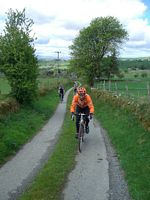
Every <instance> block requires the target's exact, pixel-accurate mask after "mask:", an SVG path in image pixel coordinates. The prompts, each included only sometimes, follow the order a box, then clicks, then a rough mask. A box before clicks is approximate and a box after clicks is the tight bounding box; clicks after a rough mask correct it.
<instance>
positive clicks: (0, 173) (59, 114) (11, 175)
mask: <svg viewBox="0 0 150 200" xmlns="http://www.w3.org/2000/svg"><path fill="white" fill-rule="evenodd" d="M69 92H70V90H69V91H67V92H66V94H65V97H64V102H63V103H62V104H61V103H60V104H59V105H58V107H57V110H56V112H55V114H54V115H53V117H52V118H51V119H50V120H49V121H48V123H47V124H46V125H45V126H44V127H43V128H42V130H41V131H40V132H39V133H38V134H37V135H36V136H35V137H34V138H33V139H32V141H30V142H29V143H27V144H26V145H24V146H23V148H22V149H21V150H20V151H19V152H18V153H17V155H16V156H15V157H13V159H11V160H10V161H8V162H7V163H6V164H5V165H4V166H3V167H1V168H0V200H15V199H16V198H17V197H18V195H19V194H21V193H22V192H23V190H24V189H25V188H26V186H27V185H28V184H29V183H30V182H31V181H32V179H33V177H34V176H35V174H36V173H37V172H38V171H39V170H40V169H41V167H42V166H43V165H44V163H45V162H46V160H47V159H48V157H49V156H50V153H51V152H52V150H53V147H54V145H55V143H56V141H57V138H58V134H59V130H60V128H61V126H62V124H63V120H64V116H65V112H66V102H67V97H68V94H69Z"/></svg>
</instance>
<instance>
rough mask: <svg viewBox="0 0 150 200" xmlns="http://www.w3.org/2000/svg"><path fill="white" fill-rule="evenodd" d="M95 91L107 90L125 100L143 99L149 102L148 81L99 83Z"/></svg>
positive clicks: (149, 89)
mask: <svg viewBox="0 0 150 200" xmlns="http://www.w3.org/2000/svg"><path fill="white" fill-rule="evenodd" d="M95 87H96V88H97V89H101V90H104V91H105V90H107V91H110V92H113V93H115V94H117V95H121V96H125V97H127V98H134V99H137V100H138V99H145V101H148V102H150V81H105V80H103V81H100V82H97V83H96V84H95Z"/></svg>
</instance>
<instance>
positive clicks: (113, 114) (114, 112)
mask: <svg viewBox="0 0 150 200" xmlns="http://www.w3.org/2000/svg"><path fill="white" fill-rule="evenodd" d="M94 104H95V114H96V117H97V119H98V120H99V121H100V122H101V124H102V126H103V127H104V128H105V129H106V130H107V132H108V135H109V136H110V138H111V141H112V143H113V145H114V146H115V149H116V151H117V153H118V158H119V160H120V163H121V166H122V168H123V170H124V173H125V179H126V180H127V183H128V187H129V192H130V195H131V197H132V199H133V200H149V199H150V181H149V180H150V156H149V155H150V148H149V147H150V145H149V144H150V143H149V141H150V133H149V132H148V131H145V130H144V128H143V127H142V125H141V123H140V122H139V121H138V120H137V119H136V118H135V117H134V116H133V115H132V114H131V113H129V112H124V111H123V110H121V109H119V108H116V107H113V106H112V105H109V104H108V103H106V102H104V101H103V102H101V101H100V100H99V99H94Z"/></svg>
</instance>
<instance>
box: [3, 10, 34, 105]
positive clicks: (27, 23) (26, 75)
mask: <svg viewBox="0 0 150 200" xmlns="http://www.w3.org/2000/svg"><path fill="white" fill-rule="evenodd" d="M32 25H33V21H32V20H31V19H28V18H26V16H25V9H23V11H22V12H20V11H18V10H16V11H13V10H12V9H10V10H9V12H8V13H7V20H6V25H5V29H4V34H3V35H2V34H1V35H0V71H1V72H3V73H4V74H5V76H6V78H7V79H8V81H9V83H10V86H11V95H12V96H13V97H15V98H16V100H17V101H18V102H19V103H21V104H22V103H31V102H32V101H33V99H34V98H35V97H36V95H37V86H38V84H37V76H38V64H37V63H38V62H37V58H36V56H35V49H34V45H33V42H34V38H33V37H30V33H31V27H32Z"/></svg>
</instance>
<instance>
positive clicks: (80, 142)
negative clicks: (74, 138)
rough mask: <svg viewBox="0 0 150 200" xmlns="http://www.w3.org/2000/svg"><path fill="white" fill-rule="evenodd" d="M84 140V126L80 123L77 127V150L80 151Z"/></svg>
mask: <svg viewBox="0 0 150 200" xmlns="http://www.w3.org/2000/svg"><path fill="white" fill-rule="evenodd" d="M83 142H84V127H83V125H80V127H79V137H78V148H79V152H80V153H81V152H82V145H83Z"/></svg>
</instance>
